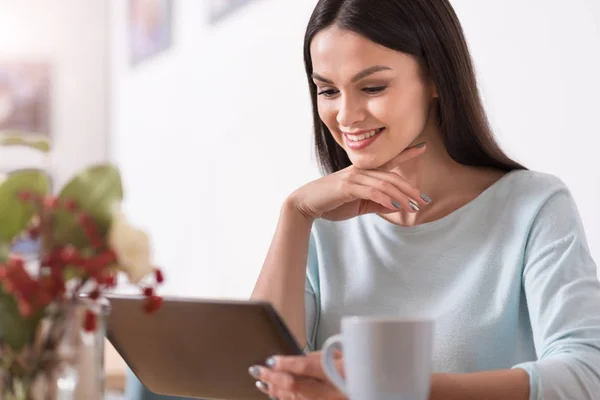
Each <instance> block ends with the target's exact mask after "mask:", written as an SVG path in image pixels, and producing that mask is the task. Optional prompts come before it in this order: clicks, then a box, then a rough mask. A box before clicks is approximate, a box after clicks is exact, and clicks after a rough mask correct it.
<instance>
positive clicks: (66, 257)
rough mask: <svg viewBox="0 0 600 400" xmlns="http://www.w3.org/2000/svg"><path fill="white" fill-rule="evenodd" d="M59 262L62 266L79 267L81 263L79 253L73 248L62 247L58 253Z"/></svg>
mask: <svg viewBox="0 0 600 400" xmlns="http://www.w3.org/2000/svg"><path fill="white" fill-rule="evenodd" d="M60 261H61V262H62V263H63V264H76V265H79V264H81V263H82V262H83V259H82V257H81V256H80V255H79V252H78V251H77V249H75V248H74V247H64V248H63V249H62V250H61V252H60Z"/></svg>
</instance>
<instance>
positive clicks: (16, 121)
mask: <svg viewBox="0 0 600 400" xmlns="http://www.w3.org/2000/svg"><path fill="white" fill-rule="evenodd" d="M50 73H51V71H50V64H48V63H41V62H2V61H0V132H4V131H8V132H10V131H19V132H20V133H22V134H25V135H36V136H38V135H42V136H50Z"/></svg>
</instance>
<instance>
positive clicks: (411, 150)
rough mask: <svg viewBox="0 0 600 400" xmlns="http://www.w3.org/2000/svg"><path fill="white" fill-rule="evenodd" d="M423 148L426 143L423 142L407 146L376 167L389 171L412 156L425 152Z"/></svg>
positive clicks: (425, 147)
mask: <svg viewBox="0 0 600 400" xmlns="http://www.w3.org/2000/svg"><path fill="white" fill-rule="evenodd" d="M425 150H427V145H426V144H425V143H419V144H417V145H415V146H412V147H408V148H406V149H404V150H403V151H402V152H401V153H400V154H398V155H397V156H396V157H394V158H392V159H391V160H390V161H388V162H387V163H385V164H384V165H382V166H381V167H379V168H377V169H378V170H381V171H389V170H391V169H393V168H395V167H397V166H399V165H400V164H402V163H404V162H406V161H408V160H410V159H412V158H415V157H417V156H420V155H421V154H423V153H424V152H425Z"/></svg>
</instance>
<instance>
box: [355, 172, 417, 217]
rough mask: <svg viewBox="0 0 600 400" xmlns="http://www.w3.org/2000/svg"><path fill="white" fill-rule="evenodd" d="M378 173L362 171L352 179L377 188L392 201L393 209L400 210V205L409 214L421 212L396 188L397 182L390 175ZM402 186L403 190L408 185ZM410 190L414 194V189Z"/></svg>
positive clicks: (360, 183)
mask: <svg viewBox="0 0 600 400" xmlns="http://www.w3.org/2000/svg"><path fill="white" fill-rule="evenodd" d="M378 172H379V174H376V173H375V174H371V173H368V172H367V171H360V172H358V173H357V174H355V176H354V177H353V178H352V179H353V180H354V182H355V183H357V184H359V185H362V186H367V187H372V188H375V189H377V190H378V191H379V192H381V193H383V194H385V195H386V196H387V197H389V198H390V199H391V204H392V206H393V207H396V208H400V207H398V205H400V206H401V208H403V209H405V210H406V211H408V212H412V213H414V212H417V211H419V208H418V206H417V205H416V203H413V205H412V206H411V202H410V200H411V198H410V197H409V196H408V195H407V194H406V193H404V192H403V191H402V190H400V189H399V188H398V187H396V182H393V183H392V182H391V179H390V177H389V176H388V175H387V174H389V173H385V172H383V171H378ZM398 178H400V177H398ZM401 179H402V178H400V180H401ZM402 186H403V189H406V188H407V186H408V184H404V185H402ZM410 189H411V190H410V191H411V192H414V190H412V188H410Z"/></svg>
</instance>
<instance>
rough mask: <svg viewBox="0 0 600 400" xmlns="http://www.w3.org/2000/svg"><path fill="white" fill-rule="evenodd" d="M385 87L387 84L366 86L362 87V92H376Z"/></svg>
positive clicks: (381, 90)
mask: <svg viewBox="0 0 600 400" xmlns="http://www.w3.org/2000/svg"><path fill="white" fill-rule="evenodd" d="M386 88H387V86H373V87H366V88H364V89H363V92H365V93H368V94H376V93H381V92H383V91H384V90H385V89H386Z"/></svg>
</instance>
